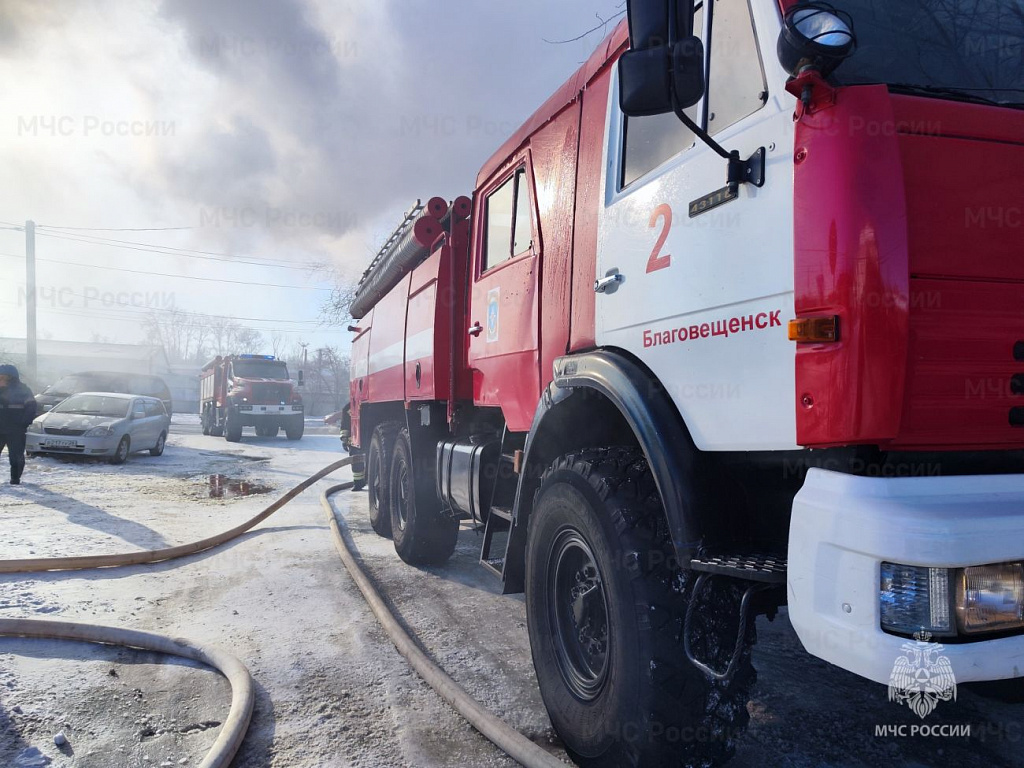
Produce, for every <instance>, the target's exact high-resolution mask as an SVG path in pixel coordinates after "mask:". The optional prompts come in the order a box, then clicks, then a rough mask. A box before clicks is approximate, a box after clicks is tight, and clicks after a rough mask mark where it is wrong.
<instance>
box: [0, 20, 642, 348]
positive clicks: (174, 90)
mask: <svg viewBox="0 0 1024 768" xmlns="http://www.w3.org/2000/svg"><path fill="white" fill-rule="evenodd" d="M622 7H623V3H622V1H621V0H558V1H557V2H551V0H517V2H497V1H496V0H476V1H475V2H465V1H461V0H445V1H444V2H423V1H421V0H401V1H399V0H363V1H362V2H336V1H335V2H332V1H331V0H245V1H244V2H243V1H242V0H236V1H231V2H228V1H224V2H218V1H217V0H166V1H165V2H155V1H153V0H150V1H148V2H147V1H145V0H143V1H141V2H115V0H105V1H101V0H93V1H89V0H78V1H77V2H70V1H69V2H62V1H61V0H48V2H38V1H37V0H0V105H2V106H0V110H2V111H0V168H3V174H2V180H3V183H2V184H0V222H5V223H4V224H0V226H8V225H9V224H12V223H13V224H21V223H23V222H24V221H25V220H26V219H32V220H34V221H35V222H37V224H39V225H40V229H39V234H38V237H37V258H38V259H39V265H38V283H39V286H40V288H41V290H42V291H43V292H42V293H41V295H40V304H39V306H40V310H39V329H40V335H41V336H44V337H50V338H56V339H68V340H83V341H87V340H90V339H91V338H92V337H93V336H94V334H95V335H98V336H101V337H106V338H108V339H110V340H116V341H121V342H130V343H134V342H137V341H139V340H140V339H141V335H142V334H141V330H140V322H141V319H142V317H143V316H144V315H145V313H146V309H147V305H150V304H153V303H156V304H157V305H158V306H157V307H155V308H161V307H162V308H166V307H169V306H175V307H177V308H179V309H183V310H186V311H197V312H204V313H210V314H217V315H231V316H237V317H246V318H260V319H261V320H262V321H260V322H255V321H254V322H251V323H250V324H251V325H252V326H254V327H257V328H259V329H261V330H263V331H264V333H265V335H266V336H268V337H269V335H270V334H271V333H274V332H279V333H282V334H284V335H285V336H286V338H288V339H289V340H298V339H299V338H302V339H304V340H305V341H310V342H312V343H313V344H314V345H319V344H325V343H327V344H334V343H339V342H344V341H346V340H347V337H348V334H346V333H345V332H344V331H337V330H334V331H325V330H324V329H322V328H318V327H317V326H316V324H315V323H314V322H312V321H315V320H316V318H317V316H318V308H319V306H320V303H321V302H322V300H323V298H324V297H325V296H326V295H327V291H326V289H327V288H328V287H329V285H330V283H329V282H328V281H324V279H323V278H322V277H321V276H318V275H315V274H311V273H310V272H309V270H308V269H307V268H306V266H305V265H307V264H309V263H311V262H325V263H329V264H330V265H332V266H333V267H334V268H336V269H338V270H340V271H341V273H342V274H343V275H347V276H348V277H350V278H353V279H354V278H356V277H358V275H359V274H360V273H361V272H362V270H363V268H364V267H365V265H366V264H367V262H368V261H369V259H370V257H371V256H372V254H373V252H375V251H376V248H377V247H378V246H379V241H380V240H382V239H383V238H384V237H385V236H386V235H387V234H388V233H389V232H390V230H391V229H392V228H393V227H394V226H395V224H397V221H398V219H399V218H400V216H401V213H402V212H403V211H404V210H405V209H406V208H407V207H408V206H409V204H410V203H411V202H412V201H413V200H415V199H416V198H417V197H422V198H426V197H429V196H432V195H436V194H439V195H444V196H446V197H448V198H451V197H454V196H455V195H458V194H469V193H470V192H471V191H472V185H473V182H474V179H475V177H476V172H477V170H478V169H479V167H480V166H481V164H482V163H483V161H484V160H486V159H487V157H489V156H490V155H491V154H492V153H493V151H494V150H495V149H497V147H498V146H499V145H500V144H501V143H502V142H503V141H504V140H505V139H506V138H507V137H508V135H509V134H511V133H512V132H513V130H514V129H515V128H516V127H517V126H518V125H519V124H520V123H522V122H523V121H524V120H525V119H526V117H528V116H529V114H530V113H531V112H532V111H533V110H534V109H536V107H537V106H539V105H540V104H541V103H542V102H543V101H544V100H545V99H546V98H547V96H548V95H549V94H550V93H551V91H553V90H554V89H555V88H556V87H557V86H558V85H559V84H560V83H562V82H563V81H564V80H565V79H566V78H567V77H568V76H569V75H570V74H571V73H572V72H573V71H574V70H575V69H576V67H577V66H578V65H579V64H580V63H581V62H582V61H583V60H585V59H586V57H587V56H588V55H589V54H590V52H591V51H592V50H593V49H594V48H595V47H596V45H597V44H598V43H599V42H600V40H601V38H602V37H603V34H602V31H601V30H598V31H596V32H594V33H593V34H590V35H587V36H586V37H584V38H583V39H582V40H580V41H577V42H572V43H568V44H563V45H555V44H551V43H549V42H545V38H546V39H547V40H549V41H550V40H564V39H567V38H573V37H576V36H577V35H579V34H581V33H583V32H585V31H586V30H588V29H590V28H591V27H593V26H595V25H597V24H599V19H598V16H599V17H600V18H603V19H610V18H612V17H614V16H615V15H616V14H618V13H620V12H621V10H622ZM614 23H615V21H613V22H611V23H610V24H609V25H608V27H607V31H610V29H611V28H612V27H613V26H614ZM45 227H48V228H45ZM70 227H79V228H82V227H96V228H111V229H113V228H125V229H143V228H171V227H175V228H177V227H182V228H184V229H163V230H160V231H101V230H87V229H58V228H70ZM24 237H25V236H24V234H23V233H22V232H18V231H13V230H10V229H0V336H23V335H24V328H25V325H24V323H25V320H24V307H23V300H22V298H23V291H24V259H23V255H24ZM97 237H102V238H109V239H116V240H121V241H127V242H122V243H112V242H108V243H105V244H100V243H97V242H95V241H93V242H88V243H83V242H80V241H81V240H82V239H92V238H97ZM75 238H77V240H76V239H75ZM137 243H144V244H147V245H146V246H143V247H140V246H137V245H134V244H137ZM148 244H156V245H160V246H165V247H166V246H170V247H173V248H176V249H191V251H193V253H192V254H191V257H189V256H184V255H167V254H164V253H154V252H152V250H145V249H144V248H145V247H148ZM117 246H130V247H117ZM194 251H202V252H205V253H194ZM222 254H230V255H231V256H234V257H237V258H238V259H247V260H249V261H253V262H256V264H232V263H230V262H226V261H223V260H218V259H223V258H224V257H223V256H222ZM199 256H205V257H206V258H197V257H199ZM271 261H272V262H273V263H275V264H283V265H286V266H262V265H261V264H266V263H268V262H271ZM60 262H63V263H60ZM73 264H76V265H77V264H82V265H86V266H75V265H73ZM88 265H93V266H88ZM97 266H101V267H104V268H103V269H98V268H96V267H97ZM111 267H116V268H118V269H119V270H134V271H117V270H114V269H110V268H111ZM156 272H158V273H163V274H164V275H169V276H157V275H154V274H152V273H156ZM140 273H141V274H140ZM173 275H188V276H190V277H191V278H203V279H201V280H197V279H186V278H181V277H172V276H173ZM229 280H235V281H243V282H251V283H259V284H261V286H256V285H245V284H240V283H231V282H223V281H229ZM267 284H276V285H280V286H300V287H299V288H284V287H269V286H267ZM140 304H141V305H142V306H140Z"/></svg>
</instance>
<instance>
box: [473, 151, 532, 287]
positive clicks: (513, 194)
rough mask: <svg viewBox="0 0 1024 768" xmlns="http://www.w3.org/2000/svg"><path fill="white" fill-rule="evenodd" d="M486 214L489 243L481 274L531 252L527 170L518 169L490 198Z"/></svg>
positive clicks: (485, 251) (485, 246) (487, 243)
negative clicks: (521, 254) (526, 252)
mask: <svg viewBox="0 0 1024 768" xmlns="http://www.w3.org/2000/svg"><path fill="white" fill-rule="evenodd" d="M484 215H485V216H486V217H487V223H486V227H487V235H486V237H487V242H486V243H485V244H484V259H483V265H482V269H481V272H486V271H487V270H489V269H491V268H492V267H496V266H497V265H499V264H501V263H502V262H503V261H508V260H509V259H511V258H512V257H513V256H518V255H519V254H520V253H524V252H525V251H528V250H529V249H530V245H531V244H532V241H533V228H532V225H531V217H530V192H529V187H528V184H527V183H526V168H520V169H518V170H517V171H516V172H515V174H514V175H513V176H512V178H510V179H509V180H508V181H506V182H505V183H504V184H502V185H501V186H500V187H498V188H497V189H496V190H494V191H493V192H492V193H491V194H490V195H488V196H487V207H486V209H485V212H484Z"/></svg>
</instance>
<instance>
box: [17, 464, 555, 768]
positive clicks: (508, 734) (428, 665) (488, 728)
mask: <svg viewBox="0 0 1024 768" xmlns="http://www.w3.org/2000/svg"><path fill="white" fill-rule="evenodd" d="M353 461H354V458H353V457H351V456H350V457H347V458H344V459H340V460H339V461H336V462H334V463H332V464H329V465H327V466H326V467H324V468H323V469H321V470H320V471H319V472H317V473H315V474H313V475H311V476H310V477H308V478H307V479H305V480H303V481H302V482H301V483H299V484H298V485H296V486H295V487H294V488H292V489H291V490H289V491H288V492H287V493H285V494H284V495H283V496H281V497H280V498H279V499H277V500H276V501H275V502H274V503H272V504H270V505H269V506H268V507H266V508H265V509H263V510H262V511H261V512H260V513H259V514H257V515H256V516H254V517H252V518H250V519H249V520H247V521H245V522H244V523H241V524H240V525H237V526H235V527H234V528H231V529H230V530H227V531H224V532H223V533H219V534H217V535H215V536H210V537H207V538H205V539H201V540H199V541H194V542H191V543H188V544H181V545H178V546H174V547H166V548H163V549H156V550H146V551H141V552H127V553H124V554H117V555H86V556H81V557H45V558H31V559H23V560H0V573H42V572H46V571H80V570H87V569H91V568H119V567H124V566H129V565H139V564H144V563H157V562H163V561H166V560H173V559H176V558H180V557H186V556H188V555H193V554H196V553H197V552H204V551H207V550H210V549H214V548H216V547H219V546H222V545H223V544H225V543H227V542H229V541H231V540H233V539H236V538H238V537H239V536H241V535H242V534H243V533H245V532H246V531H249V530H250V529H252V528H253V527H255V526H256V525H258V524H259V523H261V522H263V521H264V520H266V519H267V518H268V517H270V516H271V515H272V514H274V512H277V511H278V510H279V509H281V508H282V507H284V506H285V505H286V504H288V502H290V501H291V500H292V499H294V498H295V497H296V496H298V495H299V494H300V493H302V492H303V491H304V490H306V489H307V488H309V487H310V486H311V485H313V484H314V483H316V482H317V481H318V480H321V479H322V478H324V477H326V476H327V475H329V474H331V473H332V472H335V471H336V470H338V469H341V468H342V467H345V466H348V465H349V464H351V463H352V462H353ZM351 487H352V483H341V484H339V485H333V486H331V487H330V488H328V489H327V490H325V491H324V492H323V493H322V494H321V496H320V503H321V506H322V507H323V509H324V512H325V514H326V515H327V519H328V522H329V524H330V528H331V534H332V537H333V539H334V545H335V547H336V548H337V550H338V553H339V554H340V555H341V559H342V562H343V563H344V564H345V567H346V568H347V569H348V571H349V573H350V575H351V576H352V579H353V580H354V581H355V582H356V585H357V586H358V587H359V590H360V592H361V593H362V594H363V597H364V598H365V599H366V601H367V603H368V604H369V605H370V608H371V610H372V611H373V613H374V615H375V616H376V617H377V619H378V620H379V621H380V623H381V626H383V628H384V630H385V631H386V632H387V634H388V637H390V638H391V641H392V642H393V643H394V645H395V647H396V648H397V649H398V652H399V653H401V654H402V656H404V657H405V658H406V660H407V661H408V662H409V664H410V665H411V666H412V667H413V669H415V670H416V672H417V673H418V674H419V675H420V677H422V678H423V680H424V681H425V682H427V683H428V684H429V685H430V687H431V688H433V689H434V691H436V692H437V694H438V695H439V696H440V697H441V698H443V699H444V700H445V701H447V702H448V703H449V704H450V705H451V706H452V708H453V709H455V710H456V711H457V712H458V713H459V714H460V715H462V716H463V717H464V718H465V719H466V720H467V721H468V722H469V723H470V725H472V726H473V727H474V728H476V729H477V730H478V731H479V732H480V733H481V734H483V735H484V736H485V737H486V738H487V739H489V740H490V741H491V742H492V743H494V745H495V746H497V747H498V748H499V749H501V750H502V751H503V752H505V753H506V754H508V755H509V756H510V757H512V758H514V759H515V760H517V761H518V762H519V763H521V764H522V765H525V766H527V767H528V768H554V766H563V767H564V765H565V764H564V763H563V762H562V761H560V760H558V759H557V758H556V757H554V756H553V755H551V754H550V753H548V752H546V751H545V750H544V749H542V748H541V747H539V746H538V745H537V744H534V743H533V742H532V741H530V740H529V739H528V738H526V737H525V736H523V735H522V734H521V733H519V732H518V731H516V730H515V729H514V728H512V727H511V726H509V725H508V724H507V723H505V722H504V721H503V720H501V719H500V718H498V717H497V716H495V715H494V714H492V713H491V712H489V711H488V710H487V709H486V708H485V707H484V706H483V705H482V704H480V702H478V701H476V700H475V699H473V698H472V697H471V696H470V695H469V693H467V692H466V690H465V689H464V688H463V687H462V686H460V685H459V684H458V683H457V682H455V680H453V679H452V678H451V677H450V676H449V675H448V674H447V673H446V672H445V671H444V670H443V669H441V667H440V666H438V664H437V663H435V662H434V661H433V660H432V659H430V657H429V656H427V654H426V653H424V652H423V650H422V649H421V648H420V647H419V644H418V643H417V642H416V640H415V638H414V637H413V636H412V635H410V634H409V633H408V632H407V631H406V630H405V628H404V627H402V625H401V623H400V622H399V621H398V619H397V618H395V615H394V613H392V612H391V610H390V609H389V608H388V607H387V604H386V603H385V602H384V600H383V599H382V598H381V596H380V593H379V592H378V591H377V589H376V588H375V587H374V586H373V583H372V582H371V581H370V579H369V577H368V576H367V575H366V573H365V571H364V570H363V569H362V567H360V565H359V563H358V561H357V560H356V557H355V555H354V554H353V552H352V549H351V546H350V545H349V543H348V541H347V540H346V538H345V536H344V535H343V533H342V530H341V527H340V526H339V524H338V519H337V516H336V515H335V514H334V509H333V507H332V506H331V501H330V497H331V496H332V495H333V494H335V493H338V492H339V491H343V490H348V489H350V488H351ZM0 637H25V638H33V639H49V640H72V641H80V642H88V643H98V644H102V645H118V646H122V647H125V648H137V649H141V650H146V651H153V652H156V653H165V654H168V655H172V656H180V657H183V658H187V659H192V660H193V661H198V662H200V663H202V664H206V665H207V666H210V667H212V668H214V669H216V670H217V671H218V672H220V673H221V674H222V675H224V677H226V678H227V679H228V681H229V683H230V684H231V706H230V709H229V711H228V717H227V718H226V719H225V720H224V725H223V726H222V727H221V730H220V734H219V735H218V736H217V740H216V741H215V742H214V744H213V746H212V747H211V748H210V750H209V752H207V754H206V757H204V758H203V761H202V762H201V763H200V764H199V765H200V768H227V766H228V765H230V763H231V760H232V759H233V758H234V756H235V754H236V753H237V752H238V750H239V748H240V747H241V746H242V741H243V739H244V738H245V733H246V731H247V730H248V728H249V721H250V720H251V719H252V710H253V703H254V700H255V696H254V691H253V681H252V677H251V675H250V674H249V671H248V670H247V669H246V667H245V665H244V664H242V662H241V661H239V660H238V659H237V658H236V657H235V656H233V655H231V654H229V653H226V652H224V651H221V650H218V649H216V648H210V647H208V646H205V645H201V644H199V643H193V642H191V641H189V640H185V639H182V638H171V637H168V636H166V635H161V634H157V633H153V632H142V631H138V630H129V629H123V628H119V627H107V626H98V625H92V624H79V623H75V622H66V621H44V620H39V619H0Z"/></svg>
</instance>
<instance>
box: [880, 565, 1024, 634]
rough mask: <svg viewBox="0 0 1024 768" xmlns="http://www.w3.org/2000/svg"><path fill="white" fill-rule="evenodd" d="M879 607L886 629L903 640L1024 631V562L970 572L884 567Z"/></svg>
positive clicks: (917, 567)
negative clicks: (921, 634)
mask: <svg viewBox="0 0 1024 768" xmlns="http://www.w3.org/2000/svg"><path fill="white" fill-rule="evenodd" d="M879 601H880V605H881V614H882V629H884V630H885V631H887V632H893V633H895V634H899V635H912V634H914V633H916V632H918V631H920V630H924V631H926V632H929V633H931V634H933V635H940V636H941V635H946V636H954V635H980V634H985V633H992V632H1005V631H1008V630H1019V629H1024V562H1015V563H998V564H996V565H977V566H971V567H968V568H928V567H923V566H916V565H899V564H897V563H882V569H881V585H880V594H879ZM954 619H955V623H954Z"/></svg>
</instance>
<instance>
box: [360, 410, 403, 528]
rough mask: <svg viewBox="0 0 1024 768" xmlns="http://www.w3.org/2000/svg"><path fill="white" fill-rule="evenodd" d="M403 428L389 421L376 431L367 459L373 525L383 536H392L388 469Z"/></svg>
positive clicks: (371, 522) (367, 488)
mask: <svg viewBox="0 0 1024 768" xmlns="http://www.w3.org/2000/svg"><path fill="white" fill-rule="evenodd" d="M401 428H402V427H401V425H400V424H398V423H397V422H393V421H387V422H384V423H383V424H379V425H378V426H377V428H376V429H375V430H373V436H372V437H371V438H370V449H369V451H368V452H367V456H366V490H367V497H368V501H369V504H370V525H371V526H372V527H373V530H375V531H376V532H377V533H378V534H379V535H381V536H391V508H390V507H389V506H388V469H389V468H390V466H391V455H392V454H393V453H394V451H395V437H396V436H397V435H398V430H400V429H401Z"/></svg>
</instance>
